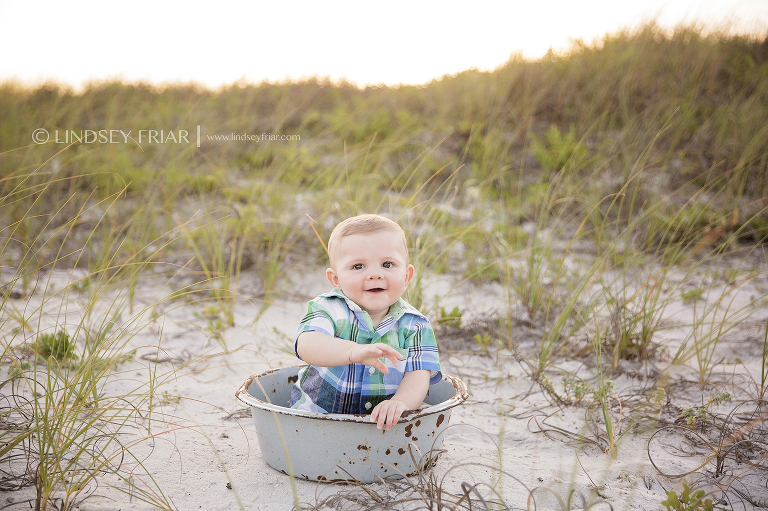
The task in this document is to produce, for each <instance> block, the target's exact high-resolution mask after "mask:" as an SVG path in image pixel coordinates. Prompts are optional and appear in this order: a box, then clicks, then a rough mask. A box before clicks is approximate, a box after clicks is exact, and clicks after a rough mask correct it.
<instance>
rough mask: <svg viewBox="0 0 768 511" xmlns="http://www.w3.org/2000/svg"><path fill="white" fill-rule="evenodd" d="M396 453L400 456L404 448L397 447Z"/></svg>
mask: <svg viewBox="0 0 768 511" xmlns="http://www.w3.org/2000/svg"><path fill="white" fill-rule="evenodd" d="M397 454H399V455H400V456H402V455H403V454H405V449H403V448H402V447H401V448H399V449H398V450H397Z"/></svg>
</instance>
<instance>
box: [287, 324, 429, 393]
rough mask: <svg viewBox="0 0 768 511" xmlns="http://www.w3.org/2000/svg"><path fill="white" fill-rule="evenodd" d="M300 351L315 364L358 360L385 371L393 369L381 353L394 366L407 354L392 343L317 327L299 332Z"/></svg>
mask: <svg viewBox="0 0 768 511" xmlns="http://www.w3.org/2000/svg"><path fill="white" fill-rule="evenodd" d="M296 352H297V353H298V355H299V357H301V359H302V360H303V361H304V362H306V363H308V364H312V365H314V366H318V367H336V366H345V365H347V364H350V363H352V362H356V363H359V364H365V365H367V366H373V367H375V368H376V369H378V370H379V371H381V372H382V373H384V374H386V373H388V372H389V369H387V367H386V366H385V365H384V364H383V363H382V362H381V360H379V357H385V358H388V359H389V360H390V361H391V362H392V364H393V365H394V366H397V361H398V360H400V359H402V358H403V356H402V355H401V354H400V353H398V352H397V351H395V350H394V349H393V348H392V347H391V346H388V345H386V344H383V343H374V344H357V343H356V342H353V341H347V340H345V339H339V338H338V337H331V336H330V335H327V334H324V333H322V332H316V331H308V332H304V333H302V334H301V335H300V336H299V338H298V340H297V341H296ZM427 384H429V381H427ZM401 387H402V384H401ZM425 393H426V391H425ZM422 399H424V398H423V397H422Z"/></svg>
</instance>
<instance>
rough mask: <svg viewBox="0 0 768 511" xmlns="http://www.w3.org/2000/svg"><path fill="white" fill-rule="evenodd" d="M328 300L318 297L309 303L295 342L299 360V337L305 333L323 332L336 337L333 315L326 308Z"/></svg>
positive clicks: (294, 345)
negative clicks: (325, 304) (325, 303)
mask: <svg viewBox="0 0 768 511" xmlns="http://www.w3.org/2000/svg"><path fill="white" fill-rule="evenodd" d="M326 300H327V299H325V298H322V297H318V298H315V299H314V300H310V301H309V302H308V303H307V313H306V314H305V315H304V318H302V320H301V322H300V323H299V329H298V331H297V332H296V339H295V340H294V342H293V351H294V353H295V354H296V357H297V358H298V359H299V360H302V359H301V357H299V350H298V342H299V336H300V335H301V334H303V333H304V332H321V333H324V334H327V335H330V336H331V337H334V326H333V320H332V319H331V314H330V312H329V311H328V308H327V307H325V306H324V302H325V301H326Z"/></svg>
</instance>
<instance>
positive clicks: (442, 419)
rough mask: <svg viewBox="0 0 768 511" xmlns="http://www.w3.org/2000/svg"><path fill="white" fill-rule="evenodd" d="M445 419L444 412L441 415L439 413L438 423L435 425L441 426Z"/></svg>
mask: <svg viewBox="0 0 768 511" xmlns="http://www.w3.org/2000/svg"><path fill="white" fill-rule="evenodd" d="M444 420H445V415H444V414H442V413H441V414H440V415H438V416H437V424H435V427H436V428H439V427H440V424H442V423H443V421H444Z"/></svg>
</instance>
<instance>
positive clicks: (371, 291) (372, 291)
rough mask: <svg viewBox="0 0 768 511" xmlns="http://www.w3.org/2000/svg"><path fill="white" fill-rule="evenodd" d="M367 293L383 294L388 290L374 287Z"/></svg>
mask: <svg viewBox="0 0 768 511" xmlns="http://www.w3.org/2000/svg"><path fill="white" fill-rule="evenodd" d="M366 291H367V292H369V293H381V292H382V291H386V290H385V289H384V288H382V287H372V288H371V289H366Z"/></svg>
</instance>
